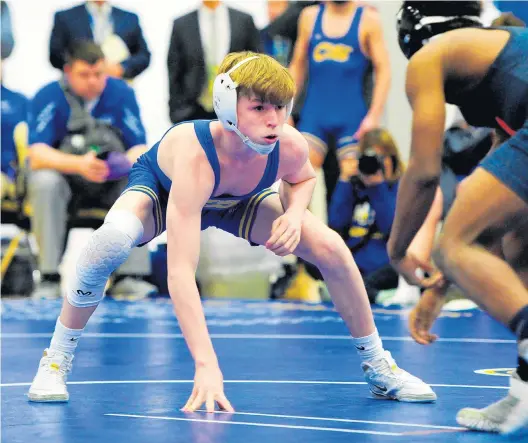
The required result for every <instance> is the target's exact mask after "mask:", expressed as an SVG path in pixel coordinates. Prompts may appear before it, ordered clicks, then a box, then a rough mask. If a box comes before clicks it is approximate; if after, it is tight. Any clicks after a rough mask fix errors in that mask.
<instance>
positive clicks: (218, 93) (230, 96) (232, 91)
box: [213, 55, 258, 131]
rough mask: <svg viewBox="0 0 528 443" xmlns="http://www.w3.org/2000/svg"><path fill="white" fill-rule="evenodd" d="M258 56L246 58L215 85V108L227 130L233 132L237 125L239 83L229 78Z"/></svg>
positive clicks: (219, 78)
mask: <svg viewBox="0 0 528 443" xmlns="http://www.w3.org/2000/svg"><path fill="white" fill-rule="evenodd" d="M256 58H258V56H256V55H254V56H252V57H248V58H245V59H244V60H242V61H240V62H238V63H237V64H236V65H235V66H233V67H232V68H231V69H230V70H229V71H227V72H226V73H223V74H218V75H217V76H216V78H215V81H214V83H213V107H214V110H215V112H216V115H217V117H218V120H220V122H221V123H222V125H223V126H224V128H225V129H227V130H228V131H233V130H234V128H233V127H236V125H237V111H236V110H237V91H236V88H237V86H238V85H237V83H236V82H234V81H233V79H232V78H231V77H230V76H229V74H231V73H232V72H233V71H235V70H236V69H238V68H239V67H240V66H242V65H243V64H245V63H247V62H248V61H250V60H253V59H256Z"/></svg>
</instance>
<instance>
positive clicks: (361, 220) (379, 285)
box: [328, 129, 403, 303]
mask: <svg viewBox="0 0 528 443" xmlns="http://www.w3.org/2000/svg"><path fill="white" fill-rule="evenodd" d="M402 173H403V164H402V161H401V158H400V153H399V152H398V149H397V147H396V144H395V142H394V140H393V138H392V136H391V135H390V134H389V132H388V131H387V130H385V129H374V130H371V131H369V132H367V133H366V134H365V135H364V136H363V137H362V138H361V141H360V144H359V158H357V159H355V158H350V159H347V161H346V162H345V163H344V165H343V167H342V169H341V175H340V177H339V182H338V183H337V185H336V188H335V191H334V194H333V195H332V200H331V202H330V207H329V211H328V224H329V225H330V227H331V228H333V229H334V230H336V231H337V232H339V233H340V235H341V236H342V237H343V239H344V240H345V242H346V243H347V245H348V247H349V248H350V251H351V252H352V254H353V255H354V259H355V261H356V263H357V265H358V267H359V270H360V272H361V274H362V275H363V278H364V279H365V286H366V287H367V292H368V294H369V299H370V301H371V303H374V301H375V297H376V295H377V293H378V292H379V291H380V290H382V289H392V288H395V287H396V286H397V285H398V275H397V273H396V272H395V271H394V270H393V269H392V267H391V266H390V264H389V257H388V255H387V239H388V236H389V233H390V230H391V227H392V221H393V219H394V213H395V208H396V195H397V192H398V181H399V179H400V177H401V175H402Z"/></svg>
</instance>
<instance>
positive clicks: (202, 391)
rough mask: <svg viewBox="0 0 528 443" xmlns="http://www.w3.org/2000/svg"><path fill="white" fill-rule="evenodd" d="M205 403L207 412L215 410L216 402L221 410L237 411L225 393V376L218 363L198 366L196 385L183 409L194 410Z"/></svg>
mask: <svg viewBox="0 0 528 443" xmlns="http://www.w3.org/2000/svg"><path fill="white" fill-rule="evenodd" d="M204 403H205V408H206V410H207V412H214V411H215V403H218V406H219V408H220V410H223V411H227V412H234V411H235V410H234V409H233V406H231V403H229V400H228V399H227V398H226V396H225V395H224V377H223V375H222V371H220V368H219V367H218V365H216V364H213V365H208V366H198V367H197V368H196V372H195V374H194V387H193V390H192V393H191V396H190V397H189V400H187V403H185V406H184V407H183V408H182V411H184V412H194V411H196V410H197V409H200V408H201V407H202V405H203V404H204Z"/></svg>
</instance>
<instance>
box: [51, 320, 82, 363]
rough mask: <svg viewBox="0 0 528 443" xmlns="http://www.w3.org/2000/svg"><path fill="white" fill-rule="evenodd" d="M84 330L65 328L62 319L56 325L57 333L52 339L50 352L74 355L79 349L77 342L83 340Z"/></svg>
mask: <svg viewBox="0 0 528 443" xmlns="http://www.w3.org/2000/svg"><path fill="white" fill-rule="evenodd" d="M83 331H84V329H70V328H67V327H66V326H64V325H63V324H62V323H61V321H60V317H59V318H57V323H56V324H55V332H54V333H53V337H52V338H51V343H50V351H58V352H62V353H65V354H73V353H74V352H75V348H76V347H77V342H78V341H79V338H81V334H82V333H83Z"/></svg>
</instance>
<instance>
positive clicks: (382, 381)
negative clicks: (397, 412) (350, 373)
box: [361, 351, 436, 403]
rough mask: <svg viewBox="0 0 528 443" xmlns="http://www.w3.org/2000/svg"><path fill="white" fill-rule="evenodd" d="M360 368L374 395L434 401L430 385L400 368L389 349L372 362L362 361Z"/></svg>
mask: <svg viewBox="0 0 528 443" xmlns="http://www.w3.org/2000/svg"><path fill="white" fill-rule="evenodd" d="M361 368H362V369H363V372H364V373H365V380H367V383H368V386H369V389H370V392H372V394H374V395H375V396H376V397H381V398H386V399H390V400H398V401H405V402H414V403H431V402H434V401H436V394H435V393H434V392H433V390H432V389H431V387H430V386H429V385H427V384H426V383H424V382H423V381H422V380H420V379H419V378H417V377H415V376H414V375H411V374H409V373H408V372H406V371H404V370H403V369H400V368H399V367H398V365H397V364H396V362H395V361H394V359H393V358H392V356H391V353H390V352H389V351H385V352H384V355H383V358H381V359H379V360H376V361H374V362H372V363H367V362H363V363H362V364H361Z"/></svg>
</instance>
